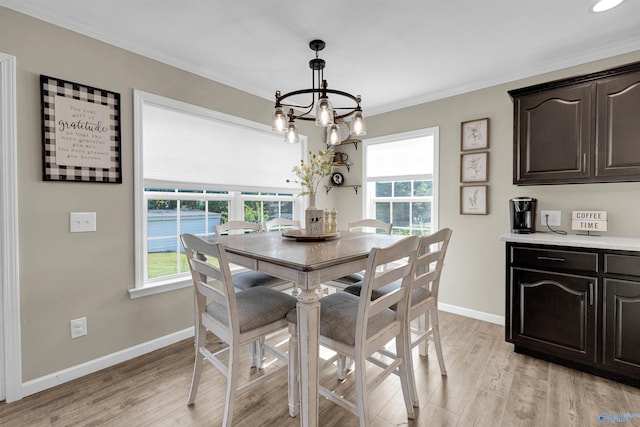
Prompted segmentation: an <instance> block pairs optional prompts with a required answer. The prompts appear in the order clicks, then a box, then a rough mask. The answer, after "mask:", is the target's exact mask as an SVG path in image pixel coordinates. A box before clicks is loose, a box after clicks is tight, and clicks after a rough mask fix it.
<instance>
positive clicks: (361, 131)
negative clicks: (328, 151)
mask: <svg viewBox="0 0 640 427" xmlns="http://www.w3.org/2000/svg"><path fill="white" fill-rule="evenodd" d="M366 134H367V128H366V126H365V123H364V117H363V116H362V111H360V110H356V112H355V114H354V115H353V120H351V135H354V136H362V135H366Z"/></svg>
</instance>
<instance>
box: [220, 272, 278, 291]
mask: <svg viewBox="0 0 640 427" xmlns="http://www.w3.org/2000/svg"><path fill="white" fill-rule="evenodd" d="M232 278H233V286H235V287H236V288H238V289H242V290H243V291H245V290H247V289H251V288H253V287H256V286H266V287H273V286H278V285H284V284H285V283H288V280H285V279H281V278H279V277H275V276H272V275H270V274H267V273H261V272H259V271H251V270H250V271H241V272H240V273H237V274H234V275H233V277H232Z"/></svg>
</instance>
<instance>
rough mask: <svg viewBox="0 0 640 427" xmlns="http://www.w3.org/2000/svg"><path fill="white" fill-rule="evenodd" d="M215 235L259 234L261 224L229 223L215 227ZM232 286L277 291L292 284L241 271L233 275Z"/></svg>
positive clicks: (264, 274)
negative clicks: (263, 287)
mask: <svg viewBox="0 0 640 427" xmlns="http://www.w3.org/2000/svg"><path fill="white" fill-rule="evenodd" d="M214 228H215V232H216V235H218V236H222V235H225V234H243V233H260V232H262V230H263V228H262V224H260V223H257V222H249V221H229V222H226V223H224V224H220V225H216V226H215V227H214ZM233 285H234V286H235V287H236V288H238V289H240V290H243V291H244V290H247V289H250V288H253V287H256V286H267V287H269V288H275V289H278V290H284V289H288V288H291V287H292V286H293V284H292V283H291V282H290V281H288V280H285V279H281V278H279V277H275V276H272V275H270V274H266V273H262V272H259V271H253V270H242V271H239V272H238V273H234V274H233Z"/></svg>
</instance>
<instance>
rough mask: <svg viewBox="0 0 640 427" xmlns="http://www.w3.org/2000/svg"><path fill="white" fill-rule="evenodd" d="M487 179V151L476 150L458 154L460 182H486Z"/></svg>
mask: <svg viewBox="0 0 640 427" xmlns="http://www.w3.org/2000/svg"><path fill="white" fill-rule="evenodd" d="M488 180H489V152H488V151H476V152H472V153H463V154H461V155H460V182H462V183H468V182H487V181H488Z"/></svg>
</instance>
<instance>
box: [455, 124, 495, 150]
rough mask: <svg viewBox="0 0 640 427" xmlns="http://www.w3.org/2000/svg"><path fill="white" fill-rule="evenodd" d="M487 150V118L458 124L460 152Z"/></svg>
mask: <svg viewBox="0 0 640 427" xmlns="http://www.w3.org/2000/svg"><path fill="white" fill-rule="evenodd" d="M487 148H489V118H488V117H485V118H483V119H476V120H469V121H466V122H462V123H461V124H460V150H461V151H471V150H482V149H487Z"/></svg>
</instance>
